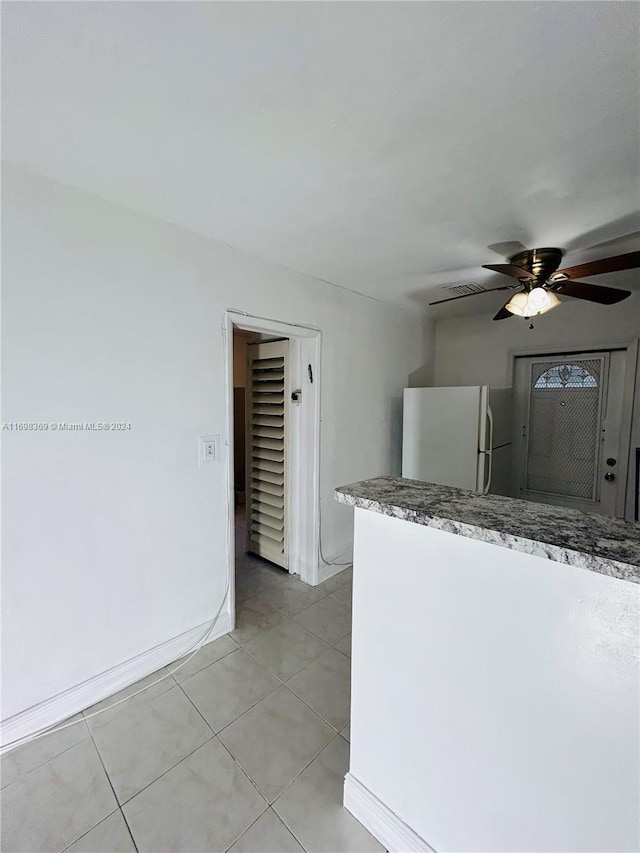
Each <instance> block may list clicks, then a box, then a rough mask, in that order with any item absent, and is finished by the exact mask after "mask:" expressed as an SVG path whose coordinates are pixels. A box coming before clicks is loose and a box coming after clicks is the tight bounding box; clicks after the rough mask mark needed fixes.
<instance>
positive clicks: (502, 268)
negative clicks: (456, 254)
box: [429, 248, 640, 320]
mask: <svg viewBox="0 0 640 853" xmlns="http://www.w3.org/2000/svg"><path fill="white" fill-rule="evenodd" d="M562 255H563V252H562V249H553V248H552V249H525V250H524V251H523V252H518V254H517V255H514V256H513V257H512V258H510V260H509V263H508V264H483V265H482V266H483V268H484V269H486V270H494V272H499V273H503V274H504V275H508V276H511V277H512V278H515V279H517V283H513V284H510V285H505V286H504V287H492V288H490V290H484V291H478V293H490V292H491V291H492V290H517V292H516V293H514V294H513V295H512V296H511V297H510V298H509V301H508V302H507V303H505V305H503V306H502V308H501V309H500V310H499V311H498V313H497V314H496V316H495V317H494V318H493V319H494V320H506V319H507V317H512V316H513V315H514V314H515V315H517V316H519V317H526V318H527V319H529V318H530V317H533V316H535V315H537V314H546V313H547V311H551V309H552V308H557V306H558V305H560V304H561V301H560V300H559V299H558V294H559V295H560V296H571V297H573V298H574V299H586V300H587V301H589V302H598V303H599V304H600V305H614V304H615V303H616V302H622V300H623V299H626V298H627V297H628V296H631V291H630V290H618V289H617V288H614V287H603V286H602V285H599V284H585V282H583V281H575V278H576V277H577V276H580V277H581V278H583V277H584V278H589V276H592V275H603V274H604V273H608V272H618V271H619V270H630V269H636V268H637V267H640V252H629V253H628V254H626V255H617V256H616V257H614V258H602V259H601V260H599V261H590V262H588V263H586V264H578V265H577V266H574V267H566V268H565V269H561V270H559V269H558V267H559V266H560V261H561V260H562ZM476 295H477V294H476V293H465V294H464V295H463V296H452V297H450V298H449V299H439V300H438V301H437V302H430V303H429V304H430V305H440V304H441V303H443V302H453V301H454V300H455V299H466V298H467V297H468V296H476Z"/></svg>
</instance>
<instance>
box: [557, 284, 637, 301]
mask: <svg viewBox="0 0 640 853" xmlns="http://www.w3.org/2000/svg"><path fill="white" fill-rule="evenodd" d="M551 289H552V290H553V292H554V293H559V294H560V295H561V296H573V298H574V299H587V300H588V301H589V302H598V303H599V304H600V305H615V304H616V302H622V300H623V299H626V298H627V296H631V291H630V290H618V289H617V288H616V287H602V285H599V284H586V283H585V282H584V281H561V282H560V283H559V284H558V285H557V286H556V287H553V288H551Z"/></svg>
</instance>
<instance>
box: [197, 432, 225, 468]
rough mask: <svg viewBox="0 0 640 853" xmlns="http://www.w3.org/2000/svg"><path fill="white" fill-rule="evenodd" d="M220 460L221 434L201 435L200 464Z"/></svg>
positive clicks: (199, 438) (199, 445) (199, 441)
mask: <svg viewBox="0 0 640 853" xmlns="http://www.w3.org/2000/svg"><path fill="white" fill-rule="evenodd" d="M219 461H220V436H219V435H201V436H198V464H199V465H205V464H207V463H209V462H219Z"/></svg>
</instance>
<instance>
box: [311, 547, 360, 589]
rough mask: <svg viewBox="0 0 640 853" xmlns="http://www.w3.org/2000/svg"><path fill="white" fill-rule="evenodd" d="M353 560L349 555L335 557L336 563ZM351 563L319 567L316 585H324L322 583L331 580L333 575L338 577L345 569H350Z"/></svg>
mask: <svg viewBox="0 0 640 853" xmlns="http://www.w3.org/2000/svg"><path fill="white" fill-rule="evenodd" d="M351 559H353V558H352V556H351V554H350V553H349V554H343V555H342V556H340V557H336V563H338V562H340V563H343V562H344V563H346V562H347V560H351ZM351 566H353V563H349V564H348V565H344V566H339V565H330V564H328V565H326V566H325V565H323V566H320V568H319V570H318V583H324V581H328V580H329V578H332V577H333V576H334V575H339V574H340V572H344V571H346V570H347V569H349V568H351Z"/></svg>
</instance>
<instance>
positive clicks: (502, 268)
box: [482, 264, 535, 279]
mask: <svg viewBox="0 0 640 853" xmlns="http://www.w3.org/2000/svg"><path fill="white" fill-rule="evenodd" d="M482 268H483V269H485V270H493V271H494V272H501V273H504V275H510V276H511V277H512V278H526V279H532V278H535V276H534V275H532V274H531V273H530V272H528V271H527V270H523V269H522V267H516V266H514V265H513V264H482Z"/></svg>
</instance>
